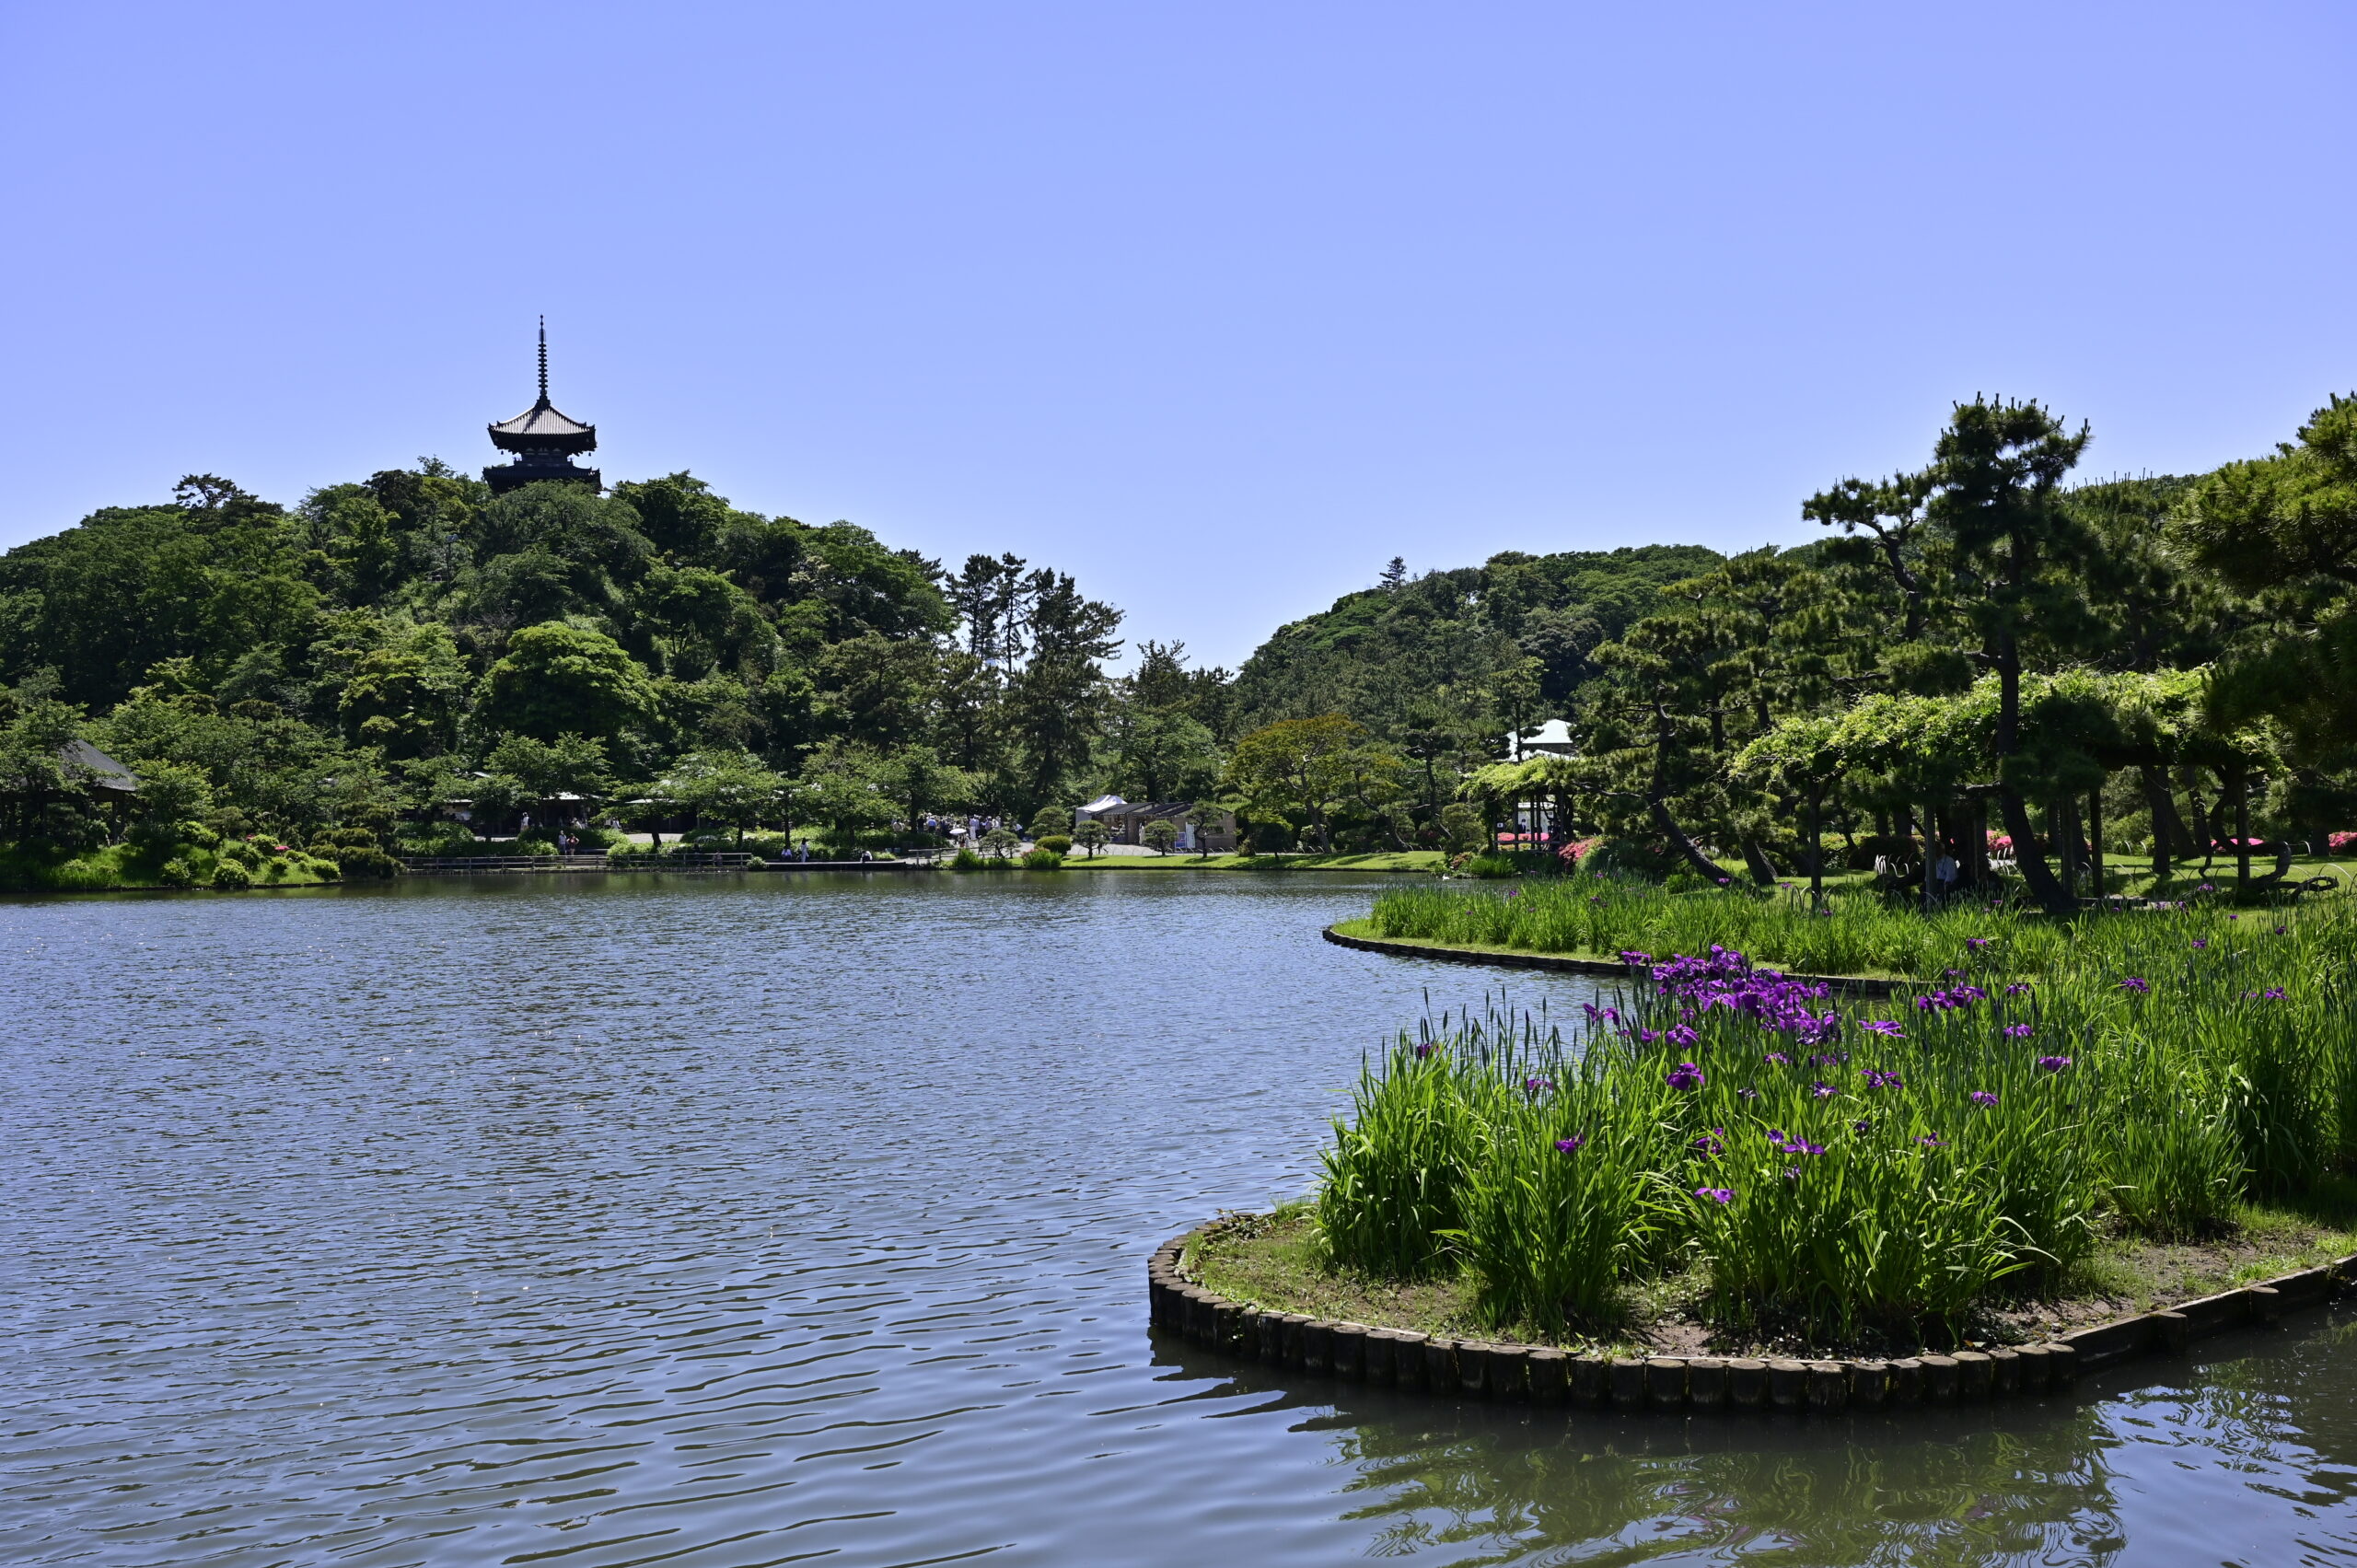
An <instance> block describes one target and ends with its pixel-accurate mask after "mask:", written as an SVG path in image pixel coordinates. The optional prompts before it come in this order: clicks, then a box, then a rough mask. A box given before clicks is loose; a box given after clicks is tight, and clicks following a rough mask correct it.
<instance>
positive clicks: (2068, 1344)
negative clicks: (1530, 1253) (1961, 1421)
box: [1146, 1220, 2357, 1411]
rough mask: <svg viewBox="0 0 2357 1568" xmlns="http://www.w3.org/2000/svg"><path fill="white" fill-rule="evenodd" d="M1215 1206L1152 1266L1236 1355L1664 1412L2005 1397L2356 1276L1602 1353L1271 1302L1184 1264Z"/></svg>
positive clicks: (1199, 1336)
mask: <svg viewBox="0 0 2357 1568" xmlns="http://www.w3.org/2000/svg"><path fill="white" fill-rule="evenodd" d="M1227 1223H1229V1222H1228V1221H1225V1220H1214V1221H1213V1222H1212V1224H1210V1225H1203V1226H1200V1227H1198V1228H1197V1229H1195V1230H1192V1231H1190V1232H1188V1233H1187V1234H1186V1235H1185V1236H1181V1237H1176V1238H1175V1239H1173V1240H1171V1241H1168V1242H1166V1243H1164V1244H1163V1246H1162V1247H1161V1248H1160V1249H1157V1250H1156V1251H1155V1254H1154V1257H1153V1259H1152V1260H1150V1261H1149V1262H1148V1263H1147V1265H1146V1286H1147V1291H1148V1295H1149V1301H1150V1309H1151V1313H1152V1318H1153V1321H1154V1323H1155V1326H1156V1327H1158V1328H1161V1329H1164V1330H1168V1331H1170V1332H1172V1333H1176V1334H1179V1335H1181V1336H1183V1337H1184V1338H1186V1339H1189V1340H1191V1341H1192V1342H1195V1343H1197V1344H1200V1345H1203V1346H1206V1347H1208V1348H1211V1349H1213V1350H1218V1351H1224V1352H1225V1353H1229V1354H1231V1355H1234V1356H1237V1358H1238V1359H1240V1360H1245V1361H1257V1362H1260V1363H1261V1364H1263V1365H1268V1366H1272V1367H1279V1368H1283V1369H1286V1370H1290V1371H1295V1372H1300V1373H1303V1374H1306V1375H1307V1376H1318V1377H1339V1378H1341V1379H1344V1380H1346V1381H1350V1382H1366V1383H1374V1384H1380V1385H1384V1386H1387V1387H1391V1388H1413V1389H1420V1390H1422V1391H1424V1392H1427V1393H1433V1394H1438V1395H1445V1396H1448V1397H1452V1398H1459V1399H1488V1400H1523V1401H1527V1402H1530V1403H1533V1404H1541V1405H1564V1404H1570V1405H1586V1406H1610V1407H1614V1408H1617V1409H1622V1410H1640V1409H1653V1410H1663V1411H1779V1410H1782V1411H1797V1410H1816V1411H1835V1410H1844V1409H1853V1408H1857V1409H1881V1408H1884V1407H1888V1406H1903V1405H1922V1404H1955V1403H1965V1402H1971V1401H1974V1400H1991V1399H2012V1398H2015V1397H2017V1396H2020V1395H2024V1394H2040V1393H2044V1392H2046V1391H2047V1390H2049V1389H2051V1388H2068V1387H2069V1386H2070V1385H2071V1384H2072V1383H2073V1381H2075V1380H2076V1379H2077V1378H2078V1377H2079V1376H2081V1375H2083V1374H2085V1373H2090V1372H2096V1371H2100V1370H2102V1369H2103V1368H2105V1367H2107V1366H2111V1365H2116V1364H2118V1363H2120V1362H2123V1361H2128V1360H2130V1359H2131V1358H2133V1357H2136V1356H2140V1355H2147V1354H2155V1353H2176V1352H2182V1351H2184V1350H2185V1349H2186V1348H2187V1347H2188V1346H2189V1345H2190V1344H2191V1343H2192V1342H2194V1341H2196V1340H2199V1339H2204V1338H2207V1337H2208V1336H2210V1335H2212V1334H2216V1333H2221V1332H2223V1331H2224V1330H2228V1329H2235V1328H2240V1327H2243V1326H2246V1325H2248V1324H2263V1323H2272V1322H2274V1321H2275V1320H2276V1319H2277V1318H2280V1317H2282V1315H2283V1314H2285V1313H2287V1312H2295V1311H2300V1310H2303V1309H2305V1308H2309V1307H2321V1306H2323V1305H2325V1304H2326V1303H2327V1302H2328V1301H2329V1300H2331V1299H2332V1297H2333V1296H2335V1295H2339V1294H2340V1292H2341V1291H2343V1290H2345V1289H2347V1288H2348V1287H2349V1285H2350V1283H2351V1282H2352V1280H2357V1254H2352V1255H2351V1256H2350V1257H2347V1258H2343V1259H2341V1260H2339V1261H2337V1262H2333V1263H2329V1264H2326V1265H2323V1266H2321V1267H2318V1268H2314V1269H2304V1270H2302V1271H2300V1272H2297V1273H2291V1274H2285V1275H2283V1276H2282V1277H2281V1278H2279V1279H2272V1280H2268V1281H2266V1282H2264V1283H2259V1284H2253V1285H2246V1286H2244V1287H2243V1288H2242V1289H2240V1290H2230V1291H2225V1292H2222V1293H2221V1294H2219V1295H2207V1296H2203V1297H2202V1298H2201V1299H2200V1300H2199V1301H2188V1302H2184V1303H2181V1304H2179V1305H2178V1306H2176V1307H2170V1308H2168V1309H2167V1310H2165V1311H2159V1312H2146V1313H2140V1314H2138V1315H2136V1316H2134V1317H2131V1318H2120V1319H2119V1320H2118V1321H2117V1322H2111V1323H2105V1324H2101V1325H2099V1326H2097V1327H2096V1328H2092V1329H2081V1330H2077V1331H2076V1332H2073V1333H2069V1334H2064V1335H2062V1336H2061V1337H2060V1338H2059V1339H2056V1340H2054V1341H2052V1342H2049V1343H2046V1344H2034V1345H2018V1346H1996V1347H1992V1348H1991V1349H1988V1350H1985V1351H1975V1350H1959V1351H1956V1352H1953V1353H1948V1354H1945V1355H1912V1356H1907V1357H1904V1358H1902V1359H1899V1360H1895V1361H1852V1360H1815V1361H1800V1360H1781V1359H1780V1360H1756V1359H1751V1358H1747V1357H1737V1356H1709V1355H1705V1356H1646V1357H1642V1358H1639V1357H1611V1356H1598V1355H1585V1354H1581V1353H1577V1352H1573V1351H1566V1350H1561V1349H1557V1348H1555V1347H1553V1346H1549V1345H1521V1344H1502V1343H1494V1342H1489V1341H1482V1340H1455V1339H1441V1338H1436V1337H1434V1336H1433V1335H1430V1334H1423V1333H1418V1332H1415V1331H1413V1330H1405V1329H1378V1328H1372V1327H1370V1326H1368V1325H1366V1324H1364V1323H1341V1322H1333V1321H1329V1320H1327V1319H1323V1318H1311V1317H1308V1316H1306V1315H1304V1314H1302V1313H1298V1312H1270V1311H1265V1310H1263V1309H1261V1308H1260V1307H1253V1306H1250V1305H1248V1304H1247V1303H1244V1302H1239V1301H1231V1300H1229V1299H1228V1298H1226V1297H1225V1296H1223V1295H1217V1294H1216V1293H1214V1292H1213V1291H1210V1290H1206V1289H1205V1288H1204V1287H1203V1286H1202V1285H1201V1284H1200V1283H1196V1282H1195V1281H1194V1280H1191V1279H1190V1278H1189V1277H1188V1276H1187V1273H1186V1272H1185V1269H1184V1266H1183V1264H1184V1260H1185V1256H1186V1249H1187V1248H1188V1246H1189V1245H1190V1243H1192V1242H1195V1241H1197V1240H1200V1239H1202V1238H1203V1237H1207V1236H1210V1235H1212V1234H1213V1233H1214V1232H1215V1231H1216V1230H1217V1229H1218V1227H1219V1226H1221V1225H1225V1224H1227Z"/></svg>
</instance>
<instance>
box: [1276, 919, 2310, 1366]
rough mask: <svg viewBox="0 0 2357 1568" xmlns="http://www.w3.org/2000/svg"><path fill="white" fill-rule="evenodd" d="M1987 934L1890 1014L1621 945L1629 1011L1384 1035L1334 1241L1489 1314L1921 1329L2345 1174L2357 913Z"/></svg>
mask: <svg viewBox="0 0 2357 1568" xmlns="http://www.w3.org/2000/svg"><path fill="white" fill-rule="evenodd" d="M1530 896H1531V895H1530V893H1528V892H1527V891H1526V892H1524V893H1523V894H1522V896H1521V897H1520V898H1517V899H1516V900H1512V903H1513V904H1520V903H1521V902H1522V901H1523V900H1524V899H1527V898H1529V897H1530ZM1479 901H1480V902H1484V903H1490V904H1497V905H1505V904H1507V903H1508V901H1507V900H1479ZM1492 918H1496V917H1495V916H1494V915H1493V916H1492ZM1982 930H1983V931H1986V932H1988V933H1990V934H1987V935H1979V934H1976V935H1968V936H1962V937H1958V938H1956V939H1955V940H1954V946H1953V947H1952V949H1951V950H1950V951H1949V953H1948V954H1947V955H1946V957H1947V958H1948V959H1949V960H1950V961H1948V962H1946V963H1945V964H1943V965H1941V966H1940V967H1939V969H1938V970H1937V971H1936V979H1935V980H1933V981H1930V982H1928V983H1923V984H1920V985H1916V986H1912V987H1910V988H1907V989H1906V990H1905V991H1904V992H1903V993H1901V994H1898V995H1896V996H1893V997H1890V998H1887V999H1877V1000H1874V1001H1870V1002H1868V1001H1861V1000H1858V999H1855V998H1851V997H1846V996H1842V995H1840V994H1837V993H1835V992H1834V990H1833V989H1832V988H1831V987H1830V986H1829V985H1827V984H1825V983H1822V982H1818V981H1805V980H1797V979H1794V978H1792V977H1790V976H1788V975H1786V974H1783V973H1781V972H1778V971H1776V970H1769V969H1765V968H1762V967H1759V966H1757V965H1755V964H1754V963H1753V962H1752V961H1751V959H1750V958H1747V957H1746V956H1745V955H1744V954H1743V953H1742V952H1740V951H1736V950H1732V949H1730V948H1728V947H1724V946H1717V947H1712V946H1708V945H1706V946H1705V947H1703V948H1702V949H1701V952H1700V953H1699V954H1698V955H1696V956H1690V957H1678V956H1669V957H1665V958H1656V957H1655V954H1653V953H1652V952H1650V951H1648V950H1644V949H1636V948H1631V949H1628V950H1626V951H1624V952H1622V953H1621V954H1620V957H1621V958H1622V960H1623V961H1624V962H1625V963H1626V964H1627V965H1628V967H1629V972H1630V976H1631V985H1630V987H1629V988H1628V993H1627V994H1626V995H1625V996H1624V997H1622V998H1621V999H1620V1000H1618V1001H1616V1002H1614V1003H1612V1004H1611V1005H1604V1004H1602V1003H1597V1004H1592V1005H1589V1006H1588V1007H1587V1008H1586V1009H1585V1016H1584V1017H1583V1018H1582V1019H1581V1020H1579V1021H1578V1022H1577V1023H1576V1024H1575V1025H1574V1026H1573V1028H1570V1029H1568V1030H1566V1029H1564V1028H1561V1027H1550V1028H1540V1027H1539V1026H1538V1024H1537V1023H1535V1022H1534V1021H1532V1020H1529V1019H1527V1018H1526V1019H1521V1020H1515V1019H1511V1018H1503V1017H1499V1016H1485V1017H1480V1018H1458V1019H1457V1020H1455V1021H1454V1022H1452V1021H1451V1020H1449V1019H1447V1018H1446V1017H1444V1018H1442V1019H1441V1020H1440V1021H1438V1022H1437V1023H1431V1022H1428V1023H1426V1024H1424V1025H1422V1026H1421V1027H1420V1028H1418V1029H1417V1030H1416V1031H1414V1032H1413V1033H1411V1034H1403V1035H1401V1036H1400V1037H1399V1039H1398V1040H1396V1041H1395V1042H1394V1044H1393V1045H1392V1046H1391V1048H1390V1049H1389V1050H1388V1051H1387V1055H1386V1057H1385V1059H1384V1060H1383V1061H1381V1062H1379V1063H1369V1064H1368V1065H1367V1067H1366V1069H1365V1071H1364V1074H1363V1076H1362V1079H1361V1082H1360V1084H1359V1086H1358V1089H1357V1094H1356V1103H1355V1106H1354V1108H1353V1115H1352V1116H1351V1117H1349V1118H1348V1119H1345V1120H1342V1121H1337V1122H1336V1123H1335V1127H1334V1143H1333V1145H1332V1146H1331V1148H1329V1151H1328V1153H1327V1156H1326V1182H1325V1186H1324V1188H1323V1190H1322V1191H1321V1193H1320V1198H1319V1204H1318V1218H1319V1224H1320V1227H1321V1231H1322V1234H1323V1235H1324V1237H1325V1238H1326V1243H1327V1246H1328V1247H1329V1250H1330V1252H1331V1254H1332V1256H1333V1257H1334V1258H1335V1259H1336V1260H1338V1261H1341V1262H1343V1263H1346V1264H1351V1265H1354V1266H1358V1267H1362V1268H1365V1269H1368V1270H1372V1271H1375V1272H1383V1273H1391V1274H1401V1275H1405V1274H1413V1273H1430V1272H1434V1271H1446V1270H1457V1271H1462V1272H1465V1273H1466V1274H1467V1275H1468V1276H1469V1278H1470V1279H1471V1281H1472V1282H1473V1283H1474V1285H1475V1286H1476V1291H1477V1301H1478V1302H1479V1305H1480V1309H1481V1310H1482V1311H1483V1312H1484V1313H1485V1314H1486V1315H1487V1316H1488V1317H1490V1318H1492V1320H1493V1321H1495V1322H1497V1323H1499V1324H1501V1325H1504V1324H1508V1323H1517V1324H1522V1325H1526V1326H1528V1327H1530V1328H1533V1329H1537V1330H1545V1331H1556V1330H1562V1328H1564V1327H1566V1326H1572V1327H1596V1326H1600V1325H1602V1324H1604V1323H1606V1322H1607V1321H1608V1320H1609V1318H1611V1317H1612V1315H1613V1313H1614V1311H1615V1307H1616V1303H1617V1302H1618V1301H1619V1300H1620V1299H1621V1295H1622V1292H1623V1288H1624V1287H1625V1286H1626V1285H1628V1284H1629V1283H1631V1282H1636V1281H1642V1280H1644V1279H1647V1278H1650V1277H1654V1276H1656V1275H1659V1274H1661V1273H1663V1272H1674V1271H1678V1270H1700V1271H1702V1290H1701V1298H1702V1299H1703V1300H1704V1301H1705V1302H1706V1304H1707V1310H1708V1311H1709V1312H1710V1313H1711V1314H1712V1315H1713V1317H1714V1318H1718V1319H1719V1320H1721V1321H1723V1322H1725V1323H1728V1324H1731V1325H1747V1326H1753V1327H1759V1328H1765V1329H1770V1330H1785V1329H1790V1330H1798V1331H1801V1332H1804V1333H1806V1334H1809V1335H1812V1336H1816V1337H1820V1338H1822V1337H1826V1336H1844V1335H1849V1334H1852V1333H1856V1332H1859V1331H1862V1330H1878V1331H1886V1332H1910V1333H1912V1332H1923V1333H1929V1334H1932V1335H1933V1336H1935V1337H1936V1336H1938V1335H1940V1334H1943V1333H1949V1332H1953V1331H1955V1330H1956V1329H1957V1328H1958V1327H1959V1326H1960V1325H1961V1323H1962V1322H1963V1320H1964V1318H1966V1316H1967V1315H1968V1313H1969V1311H1970V1310H1971V1309H1972V1308H1973V1307H1974V1306H1975V1304H1977V1303H1980V1302H1982V1301H1985V1300H1988V1299H1991V1298H1992V1297H1995V1296H2000V1295H2009V1294H2021V1293H2027V1292H2034V1291H2039V1290H2044V1289H2049V1288H2051V1287H2054V1286H2056V1285H2059V1284H2061V1283H2065V1282H2066V1281H2067V1280H2068V1279H2069V1278H2070V1277H2071V1276H2072V1273H2073V1270H2074V1268H2075V1267H2076V1266H2077V1265H2078V1264H2080V1263H2081V1262H2082V1261H2083V1260H2084V1259H2085V1258H2086V1257H2087V1256H2088V1254H2089V1252H2090V1250H2091V1249H2093V1247H2094V1246H2095V1244H2096V1239H2097V1237H2098V1235H2099V1233H2100V1232H2101V1230H2102V1229H2103V1228H2104V1227H2106V1226H2112V1227H2118V1228H2121V1229H2127V1230H2132V1231H2136V1232H2140V1233H2142V1234H2147V1235H2152V1236H2157V1237H2183V1236H2196V1235H2201V1234H2204V1233H2209V1232H2214V1231H2216V1230H2217V1229H2218V1228H2219V1227H2220V1226H2222V1225H2224V1224H2226V1223H2227V1222H2228V1221H2229V1220H2230V1219H2231V1216H2232V1214H2233V1213H2234V1211H2235V1206H2236V1205H2237V1204H2238V1203H2239V1202H2243V1201H2244V1200H2246V1199H2247V1198H2251V1197H2259V1196H2282V1195H2285V1194H2289V1193H2296V1192H2297V1191H2300V1190H2301V1189H2302V1188H2303V1187H2304V1186H2306V1185H2308V1184H2311V1183H2313V1182H2315V1181H2316V1179H2318V1178H2319V1177H2320V1176H2321V1175H2323V1174H2324V1173H2325V1172H2326V1171H2328V1170H2329V1169H2334V1168H2341V1167H2351V1166H2352V1165H2357V919H2352V918H2351V917H2350V916H2348V915H2344V914H2341V913H2339V912H2332V911H2311V912H2304V913H2300V914H2296V915H2295V914H2290V913H2286V914H2284V915H2282V916H2277V915H2274V914H2269V913H2254V912H2248V911H2243V912H2235V911H2228V910H2221V909H2201V908H2198V907H2189V908H2182V909H2172V910H2165V911H2158V912H2150V913H2144V914H2139V915H2134V916H2116V917H2112V918H2109V919H2106V920H2102V921H2097V922H2093V923H2086V924H2084V925H2083V926H2081V927H2079V928H2078V929H2076V930H2075V931H2073V933H2072V934H2071V941H2070V942H2069V943H2068V944H2067V945H2065V946H2063V947H2061V948H2059V949H2056V950H2049V949H2048V948H2047V947H2044V946H2043V945H2042V944H2039V943H2037V942H2034V941H2026V940H2024V938H2025V936H2026V933H2024V932H2021V931H2018V930H2014V929H2012V928H2009V927H2007V926H2004V925H1984V926H1983V927H1982ZM1474 939H1477V940H1478V939H1480V938H1478V937H1477V938H1474ZM2024 951H2026V952H2027V953H2028V954H2029V955H2030V956H2032V957H2034V958H2036V959H2037V960H2038V963H2037V967H2036V968H2035V969H2025V968H2024V967H2022V965H2021V964H2020V963H2019V961H2018V960H2019V958H2021V957H2022V955H2023V953H2024Z"/></svg>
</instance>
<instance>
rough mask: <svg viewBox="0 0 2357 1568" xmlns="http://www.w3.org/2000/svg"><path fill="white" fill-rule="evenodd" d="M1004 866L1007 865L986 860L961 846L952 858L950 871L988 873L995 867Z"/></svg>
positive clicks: (1002, 862)
mask: <svg viewBox="0 0 2357 1568" xmlns="http://www.w3.org/2000/svg"><path fill="white" fill-rule="evenodd" d="M1004 864H1006V863H1005V862H1004V861H998V860H984V859H983V858H982V857H981V855H979V854H975V853H974V852H973V851H972V850H970V849H967V848H965V847H964V846H963V845H960V846H959V848H958V853H957V854H954V855H952V856H950V859H949V869H950V870H952V871H988V870H990V869H992V868H993V866H998V865H1004Z"/></svg>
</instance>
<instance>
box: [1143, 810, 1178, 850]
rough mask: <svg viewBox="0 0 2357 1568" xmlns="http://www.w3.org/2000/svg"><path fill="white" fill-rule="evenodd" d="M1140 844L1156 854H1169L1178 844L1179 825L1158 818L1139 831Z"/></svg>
mask: <svg viewBox="0 0 2357 1568" xmlns="http://www.w3.org/2000/svg"><path fill="white" fill-rule="evenodd" d="M1138 842H1140V843H1142V844H1144V846H1145V847H1146V848H1148V849H1150V850H1152V851H1154V853H1155V854H1169V853H1170V852H1171V850H1172V849H1173V848H1174V847H1176V846H1177V844H1178V842H1179V824H1178V823H1176V822H1173V821H1171V820H1169V819H1167V818H1160V817H1157V818H1155V819H1154V820H1153V821H1151V822H1148V823H1147V824H1146V825H1145V826H1144V827H1143V828H1140V829H1139V830H1138Z"/></svg>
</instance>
